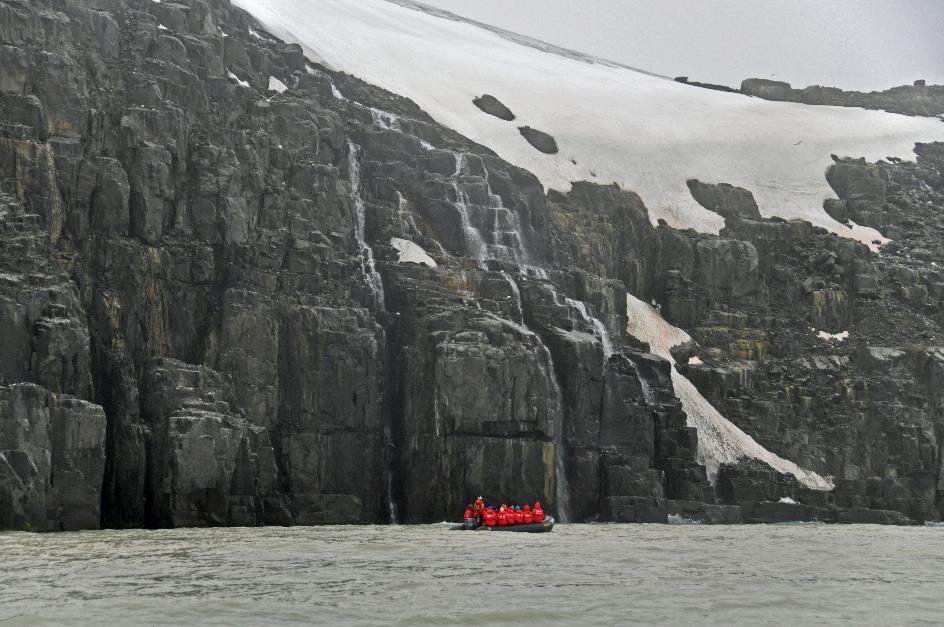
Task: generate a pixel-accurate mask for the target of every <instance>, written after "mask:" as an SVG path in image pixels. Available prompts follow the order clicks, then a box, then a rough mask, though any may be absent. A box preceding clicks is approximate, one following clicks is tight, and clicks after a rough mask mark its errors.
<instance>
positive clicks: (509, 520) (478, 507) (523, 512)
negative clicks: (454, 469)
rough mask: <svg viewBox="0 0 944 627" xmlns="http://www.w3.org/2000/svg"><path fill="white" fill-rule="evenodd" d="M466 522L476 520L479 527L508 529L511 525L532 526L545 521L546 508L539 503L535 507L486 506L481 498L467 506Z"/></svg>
mask: <svg viewBox="0 0 944 627" xmlns="http://www.w3.org/2000/svg"><path fill="white" fill-rule="evenodd" d="M464 518H465V520H466V521H469V520H474V521H475V523H476V524H477V525H483V524H484V525H485V526H486V527H507V526H511V525H530V524H532V523H540V522H543V521H544V508H542V507H541V502H540V501H538V502H536V503H535V504H534V507H531V506H530V505H525V506H524V507H521V506H520V505H505V504H502V505H499V506H495V505H486V504H485V501H484V500H483V499H482V497H481V496H480V497H479V498H477V499H475V502H474V503H472V504H471V505H466V506H465V516H464Z"/></svg>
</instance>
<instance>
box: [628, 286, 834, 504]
mask: <svg viewBox="0 0 944 627" xmlns="http://www.w3.org/2000/svg"><path fill="white" fill-rule="evenodd" d="M626 313H627V317H628V322H627V331H628V332H629V334H630V335H633V336H634V337H637V338H639V339H640V340H643V341H644V342H648V343H649V346H650V350H651V351H652V352H653V353H655V354H656V355H659V356H660V357H662V358H664V359H667V360H668V361H669V362H670V363H671V364H672V385H673V387H674V388H675V395H676V396H677V397H678V399H679V401H681V403H682V408H683V409H684V410H685V414H686V416H688V424H689V425H690V426H693V427H695V428H696V429H697V430H698V455H699V457H700V458H701V460H703V463H704V464H705V466H706V467H707V469H708V476H709V478H710V479H711V481H712V483H714V481H715V480H716V479H717V475H718V467H719V466H720V465H721V464H725V463H737V461H738V460H739V459H743V458H745V457H748V458H753V459H757V460H760V461H762V462H764V463H765V464H767V465H768V466H770V467H771V468H774V469H775V470H778V471H780V472H782V473H789V474H792V475H794V476H795V477H796V478H797V480H798V481H799V482H800V483H802V484H803V485H804V486H806V487H808V488H812V489H814V490H832V489H833V482H832V481H831V480H829V479H828V478H825V477H821V476H820V475H818V474H817V473H815V472H813V471H811V470H807V469H805V468H801V467H800V466H798V465H797V464H795V463H794V462H792V461H790V460H787V459H784V458H782V457H780V456H778V455H776V454H774V453H772V452H770V451H768V450H767V449H765V448H764V447H763V446H761V445H760V444H758V443H757V441H756V440H754V438H752V437H751V436H749V435H747V434H746V433H744V432H743V431H741V430H740V429H739V428H738V427H737V426H736V425H734V424H733V423H731V422H730V421H729V420H728V419H727V418H725V417H724V416H722V415H721V413H720V412H719V411H718V410H717V409H715V408H714V406H712V404H711V403H710V402H709V401H708V399H706V398H705V397H704V396H702V394H701V392H699V391H698V388H696V387H695V385H694V384H693V383H692V382H691V381H689V380H688V379H687V378H686V377H684V376H683V375H682V374H681V373H680V372H679V371H678V370H677V369H676V367H675V360H674V359H673V358H672V353H671V349H672V347H673V346H677V345H679V344H682V343H684V342H687V341H689V340H690V339H691V338H690V337H689V335H688V334H687V333H686V332H685V331H683V330H681V329H679V328H676V327H674V326H672V325H670V324H669V323H668V322H666V321H665V320H663V319H662V316H660V315H659V312H658V311H656V310H655V309H654V308H653V307H650V306H649V305H647V304H646V303H644V302H642V301H641V300H639V299H638V298H636V297H635V296H632V295H630V294H627V295H626ZM644 392H645V388H644Z"/></svg>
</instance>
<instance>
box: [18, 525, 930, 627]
mask: <svg viewBox="0 0 944 627" xmlns="http://www.w3.org/2000/svg"><path fill="white" fill-rule="evenodd" d="M941 620H944V529H942V528H927V527H915V528H888V527H874V526H820V525H797V526H736V527H708V526H704V527H703V526H694V525H691V526H673V525H559V526H558V527H557V528H556V529H555V530H554V532H553V533H550V534H538V535H531V534H517V533H488V532H450V531H447V530H446V529H445V528H444V526H442V525H428V526H412V527H366V526H365V527H315V528H264V529H201V530H169V531H95V532H83V533H62V534H26V533H9V534H0V624H3V625H6V624H14V625H15V624H33V623H70V624H74V623H76V622H83V623H96V624H103V623H104V624H116V623H122V624H130V623H135V624H154V623H193V624H207V623H229V624H232V623H239V624H270V623H283V622H289V623H306V622H307V623H310V622H320V623H342V622H343V623H369V624H380V623H383V624H397V623H399V624H439V623H447V622H458V621H462V622H468V621H471V622H473V623H482V622H484V623H505V622H512V621H515V622H522V623H523V622H524V621H527V622H529V623H532V624H542V623H549V622H554V623H587V622H595V623H597V624H601V623H604V622H605V623H612V622H619V623H628V622H642V623H673V624H706V622H708V621H710V622H721V623H726V624H730V623H738V624H746V625H757V624H784V623H817V624H822V623H855V624H893V623H894V624H901V623H912V624H913V623H927V624H932V623H934V624H938V623H939V622H940V621H941Z"/></svg>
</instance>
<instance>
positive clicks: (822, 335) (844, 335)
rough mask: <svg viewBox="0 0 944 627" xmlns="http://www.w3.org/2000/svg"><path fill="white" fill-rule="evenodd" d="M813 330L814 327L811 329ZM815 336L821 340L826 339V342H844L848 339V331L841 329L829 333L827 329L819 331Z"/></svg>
mask: <svg viewBox="0 0 944 627" xmlns="http://www.w3.org/2000/svg"><path fill="white" fill-rule="evenodd" d="M813 330H814V331H815V330H816V329H813ZM816 337H818V338H819V339H821V340H826V341H827V342H828V341H835V342H845V341H846V340H848V339H849V332H848V331H842V332H840V333H829V332H827V331H819V332H818V333H817V334H816Z"/></svg>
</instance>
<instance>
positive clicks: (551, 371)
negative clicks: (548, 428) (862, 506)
mask: <svg viewBox="0 0 944 627" xmlns="http://www.w3.org/2000/svg"><path fill="white" fill-rule="evenodd" d="M501 275H502V276H503V277H504V278H505V280H506V281H507V282H508V286H509V287H510V288H511V292H512V294H514V296H515V300H516V301H517V303H518V311H519V312H520V314H521V326H522V328H523V329H524V330H525V331H527V332H528V333H530V334H532V335H533V336H534V338H535V339H536V340H537V343H538V346H539V347H540V349H541V352H542V353H543V354H544V357H545V359H546V360H547V370H548V376H549V377H550V380H551V389H552V390H553V391H554V399H555V402H556V404H557V420H556V422H555V423H554V475H555V477H556V478H557V481H556V482H555V483H556V485H557V492H556V494H555V495H554V498H555V500H556V501H557V516H558V517H559V518H560V522H568V519H569V516H568V514H569V512H570V486H569V484H568V483H567V476H566V474H565V472H564V396H563V394H562V393H561V387H560V383H559V382H558V380H557V370H556V369H555V368H554V358H553V357H552V356H551V351H550V349H549V348H548V347H547V344H545V343H544V340H542V339H541V336H540V335H539V334H537V333H535V332H534V331H532V330H531V329H530V328H529V327H528V325H527V323H526V322H525V320H524V302H523V301H522V298H521V290H520V289H519V288H518V284H517V283H516V282H515V280H514V278H513V277H512V276H511V275H510V274H508V273H507V272H505V271H504V270H502V271H501Z"/></svg>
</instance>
